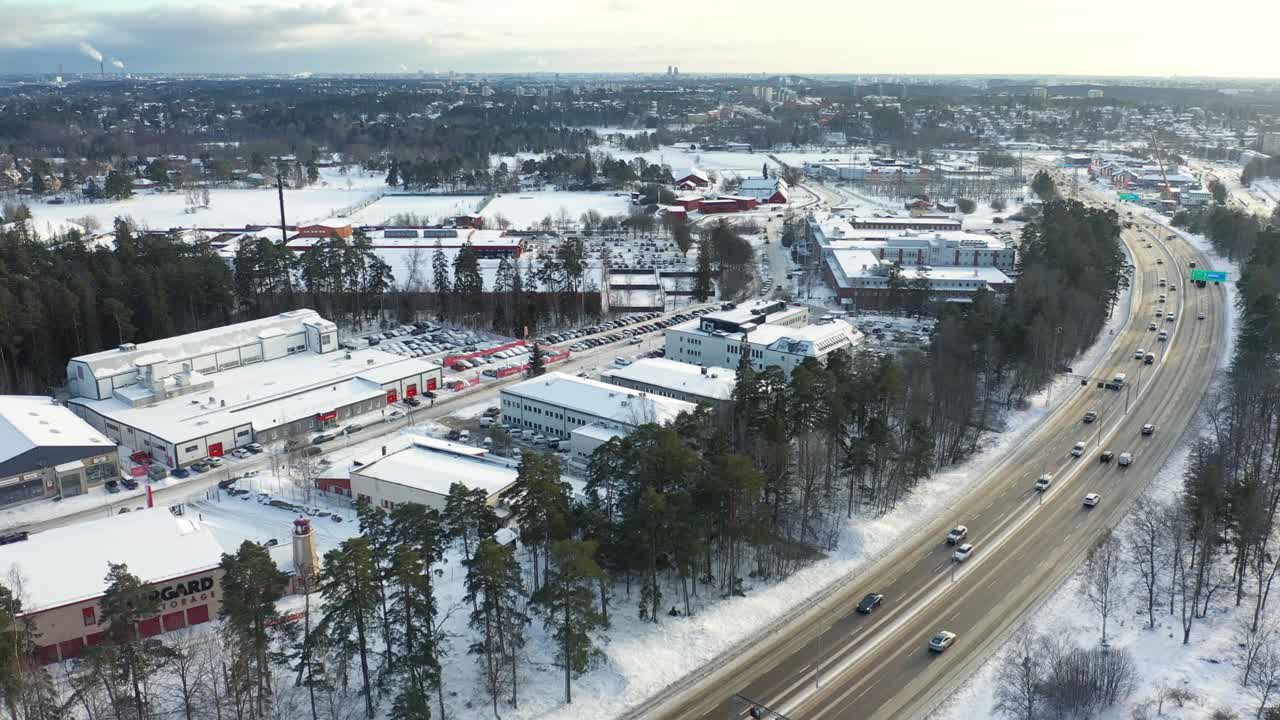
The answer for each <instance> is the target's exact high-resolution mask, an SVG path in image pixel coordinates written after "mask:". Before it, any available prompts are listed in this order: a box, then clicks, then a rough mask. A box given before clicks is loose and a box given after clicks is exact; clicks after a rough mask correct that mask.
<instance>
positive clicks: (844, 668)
mask: <svg viewBox="0 0 1280 720" xmlns="http://www.w3.org/2000/svg"><path fill="white" fill-rule="evenodd" d="M1168 234H1169V233H1168V232H1167V231H1163V230H1160V229H1159V228H1157V230H1156V232H1155V233H1152V232H1151V231H1150V230H1149V229H1147V228H1146V227H1135V228H1134V229H1131V230H1125V231H1124V232H1123V233H1122V237H1123V239H1124V241H1125V243H1126V244H1127V245H1128V247H1129V249H1130V254H1131V255H1132V257H1133V258H1134V262H1135V264H1136V266H1137V270H1136V273H1135V276H1134V278H1133V282H1134V288H1133V293H1134V295H1133V301H1132V304H1131V310H1130V317H1129V319H1128V322H1127V324H1126V325H1125V326H1124V328H1123V329H1122V330H1120V331H1118V332H1117V334H1116V336H1115V338H1114V340H1113V342H1112V344H1111V347H1110V348H1109V350H1108V354H1107V356H1106V358H1105V359H1104V360H1103V361H1102V362H1101V363H1100V364H1099V366H1098V367H1099V370H1098V372H1097V373H1096V377H1093V378H1090V379H1089V380H1090V381H1089V382H1088V384H1087V385H1086V386H1078V385H1077V386H1075V390H1074V393H1073V395H1072V396H1071V397H1070V398H1069V399H1067V400H1066V401H1065V402H1063V403H1062V405H1061V406H1060V407H1059V408H1058V409H1057V410H1056V411H1055V412H1053V413H1052V414H1050V415H1049V416H1047V417H1046V418H1045V419H1044V421H1043V423H1042V424H1041V426H1040V427H1039V428H1037V429H1036V430H1035V432H1034V433H1033V434H1032V435H1031V436H1030V437H1029V438H1028V440H1027V441H1026V442H1025V443H1023V444H1022V445H1021V446H1019V447H1018V448H1016V449H1014V450H1013V451H1011V452H1010V454H1009V456H1008V457H1006V458H1005V459H1004V461H1003V462H1002V463H1001V464H1000V465H997V466H996V468H995V469H994V470H993V471H992V472H991V474H990V477H989V478H987V479H986V480H985V481H984V482H983V484H982V485H980V486H979V487H977V488H975V489H974V490H973V491H972V492H970V493H969V494H967V495H965V496H964V497H963V499H961V500H960V501H959V502H957V503H956V504H955V505H953V506H952V508H951V509H950V511H949V512H946V513H943V515H942V516H941V517H940V518H938V519H937V520H936V521H935V522H934V523H933V524H932V525H931V526H929V527H927V528H926V529H925V530H923V531H922V532H921V533H920V534H919V535H918V536H917V537H915V538H913V539H910V540H905V541H904V542H903V543H902V544H901V545H900V546H899V547H898V549H897V550H896V551H894V552H893V553H891V554H889V555H887V556H885V557H883V558H881V559H880V560H879V561H878V562H877V563H876V564H875V565H873V566H871V567H870V568H869V569H868V570H867V571H866V572H865V573H863V574H862V575H861V576H860V577H858V578H857V579H856V580H854V581H852V582H849V583H848V584H847V585H845V586H844V587H841V588H840V589H839V590H838V591H837V592H835V593H832V594H831V595H830V596H828V597H827V598H826V599H825V600H823V601H822V602H820V603H818V604H816V605H815V606H813V607H810V608H807V609H804V610H797V612H796V617H795V619H794V620H793V622H791V623H790V624H789V625H788V626H787V628H786V629H785V630H784V631H782V632H779V633H775V634H774V635H773V636H771V637H762V638H759V639H758V640H756V641H755V642H754V643H753V644H752V645H751V646H750V647H747V648H740V649H738V650H737V651H735V653H733V655H732V657H725V658H721V659H720V661H719V662H717V663H713V665H712V669H711V670H710V671H709V672H707V673H705V674H704V675H702V676H701V677H700V678H696V679H690V680H689V681H688V682H686V683H682V684H681V685H680V686H677V687H673V688H670V689H668V691H667V692H665V693H664V694H663V695H662V696H661V697H658V698H654V699H652V700H650V701H649V702H647V703H645V704H644V706H642V707H640V708H637V709H636V710H635V711H634V712H633V713H632V715H631V716H632V717H637V718H638V717H646V718H658V717H660V718H673V719H674V718H698V717H702V718H707V719H708V720H711V719H713V718H714V720H724V718H736V717H743V716H745V715H746V713H747V711H748V709H749V706H748V705H747V704H746V703H745V702H744V701H743V699H742V698H747V699H749V700H751V701H753V702H756V703H759V704H760V705H762V706H764V707H768V708H769V709H771V710H774V711H777V712H780V713H782V714H784V715H785V716H787V717H789V718H791V719H792V720H801V719H803V720H832V719H834V718H859V720H861V719H863V718H894V719H895V720H900V719H904V718H920V717H923V716H925V715H927V714H928V713H929V712H930V711H931V710H932V709H933V708H934V707H935V706H936V705H937V704H938V703H939V702H941V701H942V700H944V699H945V698H946V695H947V693H948V692H949V691H950V690H951V689H952V688H954V687H955V686H956V685H958V684H959V682H960V681H961V680H963V679H964V677H965V676H967V675H968V674H969V673H970V672H971V671H973V670H974V669H976V668H977V667H978V666H979V665H980V664H981V663H982V661H983V660H984V659H986V658H987V657H988V656H989V655H990V654H991V653H992V652H994V651H995V650H996V649H997V648H998V647H999V645H1000V642H1001V641H1002V640H1003V639H1004V638H1005V637H1006V636H1007V635H1008V634H1009V633H1010V632H1012V630H1013V629H1015V628H1016V627H1017V625H1018V623H1019V622H1020V621H1021V618H1022V615H1023V614H1024V613H1025V612H1026V611H1027V610H1028V609H1029V608H1032V607H1034V606H1035V605H1037V604H1038V603H1039V602H1040V601H1041V600H1042V599H1043V598H1044V597H1045V595H1047V594H1048V593H1049V592H1052V591H1053V589H1054V588H1056V587H1058V585H1059V584H1060V583H1061V581H1062V580H1063V579H1064V578H1065V577H1067V576H1068V575H1069V574H1070V573H1071V572H1072V571H1073V570H1074V568H1075V567H1076V565H1078V564H1079V562H1080V561H1081V560H1082V559H1083V557H1084V554H1085V553H1086V552H1087V550H1088V549H1089V548H1090V547H1091V546H1092V545H1093V544H1094V542H1095V541H1096V540H1097V539H1098V538H1099V537H1100V536H1101V535H1102V534H1103V532H1104V531H1105V530H1107V529H1109V528H1112V527H1114V526H1115V525H1116V524H1117V523H1118V522H1119V521H1120V519H1121V518H1122V517H1123V516H1124V514H1125V512H1126V511H1127V509H1128V507H1129V505H1130V504H1131V503H1132V501H1133V500H1134V499H1135V498H1136V497H1137V496H1138V495H1139V494H1140V493H1141V492H1142V490H1143V489H1144V488H1145V487H1146V485H1147V484H1148V483H1149V482H1150V481H1151V479H1152V478H1153V477H1154V475H1155V473H1156V471H1157V470H1158V469H1159V468H1160V466H1161V465H1163V464H1164V462H1165V460H1166V459H1167V457H1168V456H1169V455H1170V454H1171V453H1172V452H1173V450H1174V449H1175V448H1176V447H1178V445H1179V443H1180V442H1181V438H1182V435H1183V430H1184V429H1185V428H1186V427H1187V426H1188V425H1189V424H1190V421H1191V419H1192V417H1193V415H1194V414H1195V412H1196V409H1197V407H1198V405H1199V402H1200V399H1201V398H1202V396H1203V394H1204V391H1205V389H1206V388H1207V387H1208V384H1209V382H1210V380H1211V378H1212V375H1213V372H1214V369H1215V363H1216V359H1217V356H1218V348H1219V347H1221V344H1222V343H1223V342H1225V336H1224V334H1225V330H1226V320H1225V312H1226V309H1227V308H1226V301H1225V297H1226V294H1225V291H1224V288H1222V287H1218V286H1214V285H1209V286H1207V287H1205V288H1203V289H1200V288H1196V287H1195V286H1194V285H1192V284H1191V283H1190V282H1189V280H1188V275H1189V270H1188V266H1189V263H1190V262H1191V261H1196V262H1199V263H1201V267H1203V266H1204V265H1203V263H1204V258H1203V257H1200V256H1199V254H1198V252H1197V251H1196V250H1194V249H1193V248H1192V247H1190V246H1189V245H1188V244H1186V243H1185V242H1184V241H1181V240H1175V241H1171V242H1169V243H1168V244H1166V243H1164V242H1163V241H1162V240H1161V239H1160V238H1163V237H1165V236H1166V235H1168ZM1148 243H1150V244H1151V246H1152V247H1151V248H1147V244H1148ZM1161 277H1164V278H1168V281H1169V282H1170V283H1174V284H1175V285H1177V286H1178V289H1177V290H1176V291H1173V292H1168V291H1167V288H1161V287H1159V284H1158V280H1159V278H1161ZM1165 292H1167V294H1168V301H1167V302H1165V303H1160V302H1159V301H1158V296H1159V295H1160V294H1161V293H1165ZM1157 309H1160V310H1164V311H1166V312H1168V311H1174V312H1176V313H1177V319H1176V321H1173V322H1170V321H1167V320H1166V318H1163V317H1162V318H1156V317H1155V316H1154V315H1155V311H1156V310H1157ZM1202 311H1203V312H1204V313H1205V319H1203V320H1198V319H1197V313H1198V312H1202ZM1070 321H1071V319H1070V318H1062V322H1070ZM1151 322H1155V323H1156V326H1157V328H1160V329H1163V330H1167V331H1169V335H1170V337H1169V341H1168V342H1164V343H1162V342H1159V341H1157V339H1156V332H1155V331H1151V330H1148V324H1149V323H1151ZM1138 348H1143V349H1146V350H1151V351H1152V352H1154V353H1155V354H1156V358H1157V360H1156V363H1155V364H1154V365H1143V364H1142V362H1141V361H1140V360H1135V359H1134V353H1135V351H1136V350H1137V349H1138ZM1116 372H1125V373H1126V374H1127V375H1128V379H1127V387H1126V389H1125V390H1122V391H1120V392H1115V391H1110V390H1105V389H1100V388H1098V387H1097V385H1096V383H1097V381H1101V380H1110V379H1111V376H1112V375H1113V374H1114V373H1116ZM1090 410H1092V411H1095V412H1097V413H1098V414H1099V419H1098V421H1097V422H1096V423H1093V424H1084V423H1083V422H1082V417H1083V415H1084V414H1085V412H1086V411H1090ZM1149 422H1150V423H1154V424H1155V426H1156V429H1155V433H1154V435H1151V436H1143V435H1141V429H1142V426H1143V425H1144V424H1145V423H1149ZM1079 440H1084V441H1086V442H1087V443H1088V447H1087V449H1086V451H1085V453H1084V455H1083V457H1078V458H1077V457H1073V456H1072V455H1071V454H1070V450H1071V447H1072V445H1073V444H1074V443H1075V442H1076V441H1079ZM1103 449H1111V450H1113V451H1114V452H1115V454H1116V455H1117V456H1118V455H1119V454H1120V453H1122V452H1130V453H1132V454H1133V458H1134V459H1133V464H1132V465H1131V466H1129V467H1127V468H1122V467H1119V466H1118V465H1117V463H1115V462H1114V461H1113V462H1112V463H1102V462H1100V461H1099V453H1100V451H1101V450H1103ZM1045 472H1048V473H1050V474H1052V475H1053V484H1052V486H1051V487H1050V489H1049V490H1048V491H1047V492H1045V493H1037V492H1036V491H1035V490H1034V489H1033V484H1034V482H1035V480H1036V478H1037V477H1039V476H1040V474H1041V473H1045ZM1090 492H1096V493H1100V494H1101V495H1102V501H1101V503H1100V504H1099V505H1098V506H1097V507H1095V508H1086V507H1084V506H1083V505H1082V500H1083V497H1084V495H1085V493H1090ZM961 524H963V525H966V526H968V528H969V538H968V540H967V542H971V543H973V545H974V553H973V556H972V557H971V558H970V559H969V560H968V561H967V562H965V563H963V564H959V563H955V562H954V561H953V560H952V559H951V553H952V550H953V548H952V547H951V546H949V545H947V544H946V543H945V540H944V536H945V534H946V532H947V531H948V530H949V529H950V528H951V527H952V526H955V525H961ZM871 592H877V593H883V594H884V596H885V598H884V603H883V605H882V606H881V607H880V608H879V609H877V610H875V611H874V612H872V613H871V614H869V615H860V614H858V613H857V612H855V611H854V607H855V606H856V604H857V603H858V601H859V599H860V598H861V597H862V596H863V595H865V594H867V593H871ZM939 630H950V631H952V632H954V633H957V634H958V636H959V637H958V638H957V640H956V642H955V644H954V645H953V646H952V647H951V648H950V649H949V650H947V651H946V652H945V653H942V654H937V655H935V654H934V653H931V652H929V650H928V649H927V647H926V645H927V643H928V640H929V638H930V637H932V636H933V635H934V634H935V633H936V632H938V631H939ZM735 696H738V697H735Z"/></svg>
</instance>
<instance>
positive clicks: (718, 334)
mask: <svg viewBox="0 0 1280 720" xmlns="http://www.w3.org/2000/svg"><path fill="white" fill-rule="evenodd" d="M808 318H809V311H808V309H806V308H805V307H804V306H799V305H788V304H786V303H785V302H782V301H759V302H754V303H749V304H748V303H744V304H742V305H732V304H730V305H727V306H726V307H725V308H724V309H722V310H720V311H717V312H710V313H707V314H706V315H703V316H702V317H700V318H695V319H693V320H689V321H688V322H684V323H681V324H679V325H673V326H671V327H669V328H667V330H666V357H667V358H668V359H671V360H675V361H679V362H684V363H690V364H693V365H700V366H703V367H724V368H737V367H738V365H739V364H740V363H741V360H742V353H743V352H744V351H745V352H748V353H750V354H749V356H748V360H749V362H750V363H751V367H752V368H754V369H756V370H763V369H765V368H766V367H769V366H778V367H780V368H782V371H783V372H784V373H785V374H786V375H787V376H790V374H791V370H792V368H795V367H796V366H797V365H799V364H800V363H802V362H804V361H805V359H807V358H813V359H815V360H818V361H820V362H825V360H826V357H827V356H828V355H830V354H831V353H833V352H838V351H845V352H850V351H852V350H853V348H855V347H857V346H858V345H860V344H861V343H862V333H860V332H859V331H858V330H857V329H855V328H854V327H853V326H851V325H849V324H848V323H846V322H844V321H835V322H828V323H820V324H816V325H809V324H807V323H808Z"/></svg>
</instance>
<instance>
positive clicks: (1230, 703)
mask: <svg viewBox="0 0 1280 720" xmlns="http://www.w3.org/2000/svg"><path fill="white" fill-rule="evenodd" d="M1096 189H1101V190H1102V191H1103V192H1110V190H1109V189H1108V188H1106V187H1105V186H1103V187H1101V188H1096ZM1135 211H1137V210H1135ZM1142 212H1143V214H1146V215H1148V216H1150V217H1152V219H1161V218H1158V217H1157V216H1155V215H1154V214H1153V213H1151V212H1150V211H1145V210H1143V211H1142ZM1175 232H1177V233H1178V234H1179V235H1180V236H1181V237H1182V238H1183V239H1185V240H1186V241H1187V242H1189V243H1191V244H1192V245H1193V246H1195V247H1196V248H1197V249H1199V250H1200V251H1202V252H1204V253H1205V254H1206V256H1207V257H1208V258H1209V260H1210V261H1211V263H1212V265H1213V267H1214V268H1215V269H1219V270H1227V271H1228V272H1229V273H1231V276H1232V277H1238V273H1239V268H1238V267H1236V266H1235V265H1234V264H1232V263H1229V262H1227V261H1226V260H1224V259H1223V258H1221V257H1219V256H1218V255H1217V254H1216V253H1214V252H1213V249H1212V247H1211V246H1210V245H1209V243H1208V242H1207V241H1206V240H1205V239H1204V237H1203V236H1200V235H1193V234H1190V233H1184V232H1180V231H1175ZM1225 287H1226V289H1227V302H1228V308H1229V312H1228V316H1227V340H1226V342H1225V343H1224V344H1223V347H1222V348H1221V349H1220V352H1219V356H1218V363H1219V367H1223V366H1225V364H1226V363H1227V362H1229V360H1230V358H1231V354H1232V353H1233V352H1234V347H1235V342H1236V336H1235V327H1236V326H1237V323H1238V314H1237V311H1236V309H1235V286H1234V284H1233V283H1228V284H1227V285H1226V286H1225ZM1202 429H1203V422H1197V425H1196V426H1195V431H1196V432H1199V431H1201V430H1202ZM1190 444H1191V443H1190V442H1188V443H1186V445H1188V446H1190ZM1188 455H1189V451H1183V452H1180V453H1177V454H1175V455H1174V456H1173V457H1171V458H1170V459H1169V461H1168V462H1167V463H1165V465H1164V466H1163V467H1162V468H1161V469H1160V472H1159V473H1158V474H1157V475H1156V479H1155V481H1154V482H1153V483H1152V485H1151V487H1150V488H1149V489H1148V491H1147V494H1148V495H1149V496H1150V497H1151V498H1152V499H1153V500H1157V501H1164V500H1170V499H1172V498H1174V497H1175V496H1176V494H1177V493H1178V491H1179V489H1180V488H1181V484H1182V476H1183V473H1184V471H1185V469H1186V465H1187V458H1188ZM1132 519H1133V516H1132V515H1130V516H1129V517H1126V518H1125V520H1124V521H1122V522H1121V524H1120V526H1119V528H1118V532H1119V533H1120V535H1121V536H1122V537H1123V535H1124V533H1125V532H1126V531H1127V530H1128V528H1129V527H1130V525H1131V522H1132ZM1122 582H1123V584H1124V586H1125V587H1126V588H1127V587H1129V586H1132V585H1133V584H1135V583H1136V582H1138V578H1137V576H1136V574H1135V573H1134V572H1133V570H1132V569H1131V568H1130V567H1128V566H1127V565H1126V566H1125V568H1124V577H1123V580H1122ZM1080 584H1081V578H1080V575H1079V574H1077V575H1075V576H1073V577H1071V578H1070V579H1068V580H1067V581H1066V582H1065V583H1064V584H1063V585H1062V586H1061V587H1060V588H1058V590H1057V591H1055V592H1054V594H1053V595H1051V596H1050V597H1049V598H1048V599H1047V600H1046V601H1045V603H1044V604H1043V605H1042V606H1041V607H1040V608H1039V609H1038V610H1036V611H1035V612H1034V613H1033V617H1032V619H1031V621H1030V624H1031V626H1032V627H1034V628H1035V629H1036V630H1038V631H1040V632H1045V631H1052V632H1054V633H1056V634H1066V635H1070V636H1073V637H1075V638H1077V639H1079V640H1080V641H1081V642H1083V643H1086V644H1087V643H1089V642H1091V641H1092V639H1093V638H1096V637H1098V636H1099V620H1098V618H1097V616H1096V614H1095V613H1093V612H1092V611H1091V610H1087V609H1086V610H1084V611H1082V603H1083V601H1082V600H1081V597H1080ZM1246 586H1247V583H1246ZM1140 605H1141V603H1137V602H1134V603H1127V604H1126V605H1125V607H1126V608H1128V609H1127V610H1124V611H1122V612H1121V613H1119V614H1118V615H1117V616H1116V617H1115V618H1114V619H1113V620H1112V622H1110V623H1108V633H1107V636H1108V642H1109V644H1110V645H1111V646H1112V647H1117V648H1125V649H1127V650H1129V651H1130V652H1131V653H1133V656H1134V661H1135V663H1136V665H1137V671H1138V672H1137V677H1138V684H1137V687H1136V688H1135V691H1134V692H1133V694H1132V695H1130V696H1129V697H1128V698H1127V699H1126V700H1125V701H1124V702H1122V703H1120V704H1119V705H1118V706H1117V707H1113V708H1111V709H1109V710H1108V711H1107V712H1105V713H1104V714H1103V715H1101V716H1100V720H1121V719H1122V718H1128V717H1131V713H1132V712H1134V711H1135V710H1136V709H1137V708H1139V707H1140V706H1144V705H1147V704H1148V703H1149V702H1150V701H1151V700H1152V699H1153V698H1154V697H1155V696H1156V695H1157V693H1158V691H1159V689H1160V688H1179V687H1183V688H1186V689H1189V690H1192V691H1193V692H1195V693H1196V694H1197V695H1198V696H1199V699H1198V700H1197V701H1196V702H1193V703H1188V705H1187V707H1185V708H1178V707H1177V706H1176V705H1175V704H1174V703H1170V702H1166V703H1165V704H1164V712H1165V716H1167V717H1170V718H1175V719H1177V720H1183V719H1186V720H1190V719H1191V718H1202V717H1208V714H1209V713H1210V712H1212V711H1213V710H1216V709H1218V708H1230V709H1233V710H1235V711H1236V712H1239V713H1241V714H1242V715H1248V714H1250V713H1252V711H1253V710H1254V708H1255V706H1256V701H1255V700H1254V699H1253V698H1252V696H1251V695H1250V694H1249V693H1248V691H1246V690H1245V688H1242V687H1241V686H1240V684H1239V682H1238V681H1239V675H1240V671H1239V668H1237V667H1235V666H1234V665H1232V664H1231V658H1232V657H1233V655H1234V654H1235V651H1236V649H1237V648H1236V641H1235V639H1234V637H1233V634H1234V633H1235V630H1236V627H1237V623H1238V622H1239V620H1240V618H1241V617H1252V600H1251V599H1246V601H1245V602H1244V603H1242V605H1241V607H1239V608H1237V607H1235V605H1234V603H1233V602H1232V601H1231V599H1230V598H1226V599H1223V600H1222V601H1220V602H1216V603H1214V607H1213V609H1212V610H1211V611H1210V614H1209V615H1208V617H1206V618H1204V619H1203V620H1197V621H1196V625H1195V627H1194V628H1193V629H1192V633H1191V641H1190V643H1189V644H1187V645H1183V644H1182V627H1181V620H1180V618H1179V617H1177V616H1173V615H1167V614H1160V615H1158V616H1157V624H1156V628H1155V629H1154V630H1151V629H1148V628H1147V627H1146V625H1145V622H1146V617H1145V615H1144V614H1143V612H1142V610H1143V608H1142V607H1140ZM1268 613H1269V614H1271V615H1272V616H1276V615H1280V609H1278V608H1277V607H1276V606H1275V604H1274V603H1272V604H1271V607H1270V608H1269V610H1268ZM1005 655H1006V650H1004V649H1002V651H1001V652H1000V653H997V654H996V655H995V656H993V657H992V658H991V659H989V660H988V661H987V662H986V663H985V664H984V665H983V666H982V668H981V669H980V670H979V671H978V672H977V673H975V674H974V676H973V677H971V678H970V679H969V681H968V682H966V683H965V684H964V685H963V686H961V687H960V688H959V689H958V690H957V691H956V692H955V693H954V694H953V695H952V698H951V700H950V701H949V702H948V703H947V704H946V705H945V706H944V707H943V708H941V709H940V710H939V711H938V712H937V713H936V714H935V715H934V716H933V717H934V718H935V720H970V719H971V718H986V717H993V716H994V710H993V709H994V706H995V702H996V701H995V697H994V694H995V687H996V681H997V674H998V672H999V670H1000V663H1001V661H1002V659H1003V658H1004V657H1005Z"/></svg>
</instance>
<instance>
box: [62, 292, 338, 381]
mask: <svg viewBox="0 0 1280 720" xmlns="http://www.w3.org/2000/svg"><path fill="white" fill-rule="evenodd" d="M322 319H323V318H321V317H320V313H318V312H316V311H315V310H310V309H300V310H291V311H289V312H284V313H280V314H279V315H272V316H271V317H266V318H261V319H258V320H249V321H247V322H242V323H236V324H235V325H225V326H223V327H217V328H211V329H209V330H201V331H198V332H193V333H187V334H186V335H177V336H175V337H171V338H164V339H161V340H152V341H150V342H144V343H138V344H136V345H132V346H130V345H126V346H122V347H124V348H126V349H121V348H113V349H111V350H101V351H99V352H96V353H89V354H88V355H80V356H77V357H74V358H71V362H72V363H84V364H85V365H87V366H88V367H89V369H90V371H91V372H92V373H93V375H94V377H99V378H101V377H110V376H112V375H118V374H120V373H122V372H128V371H130V370H133V369H134V368H135V366H136V364H135V361H136V360H137V359H138V358H142V357H148V356H151V355H160V356H161V357H164V358H165V359H167V360H169V361H171V362H177V361H181V360H185V359H187V358H190V357H194V356H197V355H208V354H210V353H214V352H217V351H219V350H231V349H233V348H237V347H242V346H244V345H247V344H249V343H252V342H254V341H256V340H258V339H259V338H265V337H271V336H273V335H282V334H287V333H290V332H294V333H296V332H302V325H303V323H305V322H310V323H313V324H314V323H316V322H319V321H321V320H322ZM264 333H265V334H264Z"/></svg>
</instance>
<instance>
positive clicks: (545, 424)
mask: <svg viewBox="0 0 1280 720" xmlns="http://www.w3.org/2000/svg"><path fill="white" fill-rule="evenodd" d="M499 406H500V407H501V409H502V419H503V421H504V422H506V423H507V424H508V425H510V426H511V428H512V430H513V432H514V431H525V430H527V431H531V432H534V433H541V434H543V435H545V436H547V437H548V438H559V439H567V438H568V437H569V436H570V434H571V433H572V432H573V431H574V430H576V429H578V428H580V427H583V426H585V425H591V424H594V423H602V424H604V425H606V426H609V427H616V428H618V429H619V430H621V431H622V432H624V433H627V432H631V431H632V430H634V429H636V428H637V427H639V426H641V425H644V424H646V423H658V424H660V425H661V424H665V423H668V422H671V421H672V420H674V419H675V418H676V416H677V415H679V414H680V413H682V412H692V411H693V410H694V409H695V408H696V407H697V406H696V405H694V404H693V403H690V402H685V401H683V400H676V399H673V398H666V397H659V396H654V395H649V394H648V393H644V392H640V391H638V390H631V389H629V388H624V387H620V386H618V385H610V384H608V383H603V382H600V381H599V380H589V379H586V378H580V377H576V376H573V375H566V374H564V373H558V372H549V373H546V374H544V375H541V376H539V377H535V378H531V379H529V380H525V381H524V382H522V383H518V384H516V385H512V386H510V387H506V388H503V389H502V400H501V402H500V403H499Z"/></svg>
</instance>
